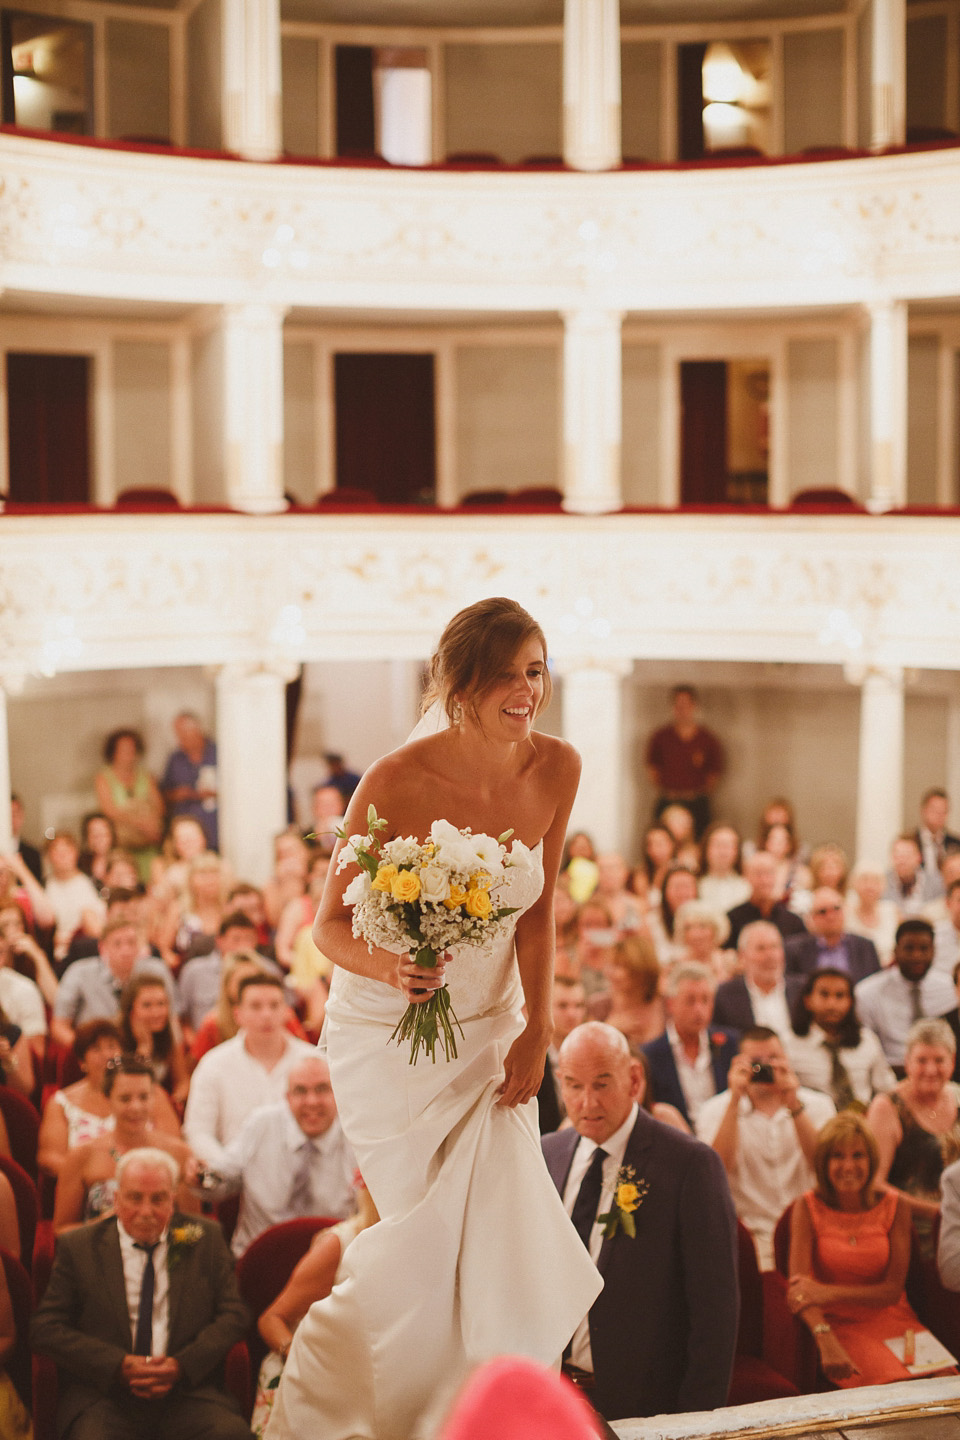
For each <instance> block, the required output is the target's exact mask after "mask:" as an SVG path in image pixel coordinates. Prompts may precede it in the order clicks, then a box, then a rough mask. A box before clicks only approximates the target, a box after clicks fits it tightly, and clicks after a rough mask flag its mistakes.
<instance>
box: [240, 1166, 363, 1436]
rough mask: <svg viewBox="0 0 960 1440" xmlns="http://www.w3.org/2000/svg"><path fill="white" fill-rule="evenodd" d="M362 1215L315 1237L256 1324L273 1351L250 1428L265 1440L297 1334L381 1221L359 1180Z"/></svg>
mask: <svg viewBox="0 0 960 1440" xmlns="http://www.w3.org/2000/svg"><path fill="white" fill-rule="evenodd" d="M356 1183H357V1212H356V1214H355V1215H351V1216H350V1217H349V1219H347V1220H341V1221H340V1223H339V1225H331V1226H330V1227H329V1228H328V1229H326V1230H319V1231H318V1232H317V1234H316V1235H315V1236H314V1238H313V1241H312V1243H311V1245H310V1249H309V1250H308V1251H307V1253H306V1255H304V1257H303V1259H302V1260H301V1261H300V1262H299V1264H298V1265H297V1266H296V1267H295V1268H294V1271H293V1274H292V1275H291V1276H290V1279H289V1280H288V1281H287V1283H286V1285H285V1286H284V1287H283V1289H282V1290H281V1291H280V1294H279V1295H278V1296H277V1298H276V1300H274V1302H273V1304H272V1305H268V1306H267V1308H266V1310H264V1312H263V1314H262V1315H261V1316H260V1319H259V1320H258V1321H257V1329H258V1330H259V1331H260V1335H261V1338H262V1339H263V1340H264V1342H265V1343H266V1344H267V1345H269V1346H270V1349H269V1351H268V1352H267V1354H266V1355H265V1356H264V1358H263V1363H262V1365H261V1366H260V1377H259V1379H258V1381H257V1398H256V1400H255V1401H254V1406H253V1418H252V1420H251V1421H250V1428H251V1430H252V1431H253V1433H254V1435H256V1436H262V1435H263V1432H264V1430H265V1429H266V1426H267V1421H268V1420H269V1419H270V1414H271V1411H272V1409H273V1401H274V1398H275V1396H276V1393H277V1384H278V1382H279V1379H280V1375H281V1374H282V1372H283V1367H284V1363H285V1362H286V1358H287V1355H288V1354H289V1353H290V1346H291V1344H292V1343H293V1337H294V1333H295V1331H296V1328H297V1326H298V1325H299V1324H300V1321H301V1320H302V1319H303V1317H304V1315H306V1313H307V1311H308V1310H309V1309H310V1306H311V1305H313V1304H314V1303H315V1302H316V1301H317V1300H324V1299H326V1297H327V1296H328V1295H329V1294H330V1291H331V1290H332V1289H333V1287H334V1285H336V1284H337V1282H338V1281H339V1280H341V1279H342V1278H343V1273H342V1266H341V1261H342V1259H343V1256H344V1252H345V1251H346V1249H347V1246H348V1245H350V1244H351V1243H352V1242H353V1241H354V1240H355V1239H356V1238H357V1236H358V1235H359V1234H360V1231H361V1230H367V1229H369V1227H370V1226H371V1225H376V1223H377V1221H378V1220H379V1219H380V1217H379V1215H378V1214H377V1207H376V1206H375V1205H374V1203H373V1201H372V1200H371V1198H370V1192H369V1190H368V1189H367V1187H366V1186H365V1185H364V1184H363V1181H362V1180H361V1179H360V1176H359V1173H358V1174H357V1176H356Z"/></svg>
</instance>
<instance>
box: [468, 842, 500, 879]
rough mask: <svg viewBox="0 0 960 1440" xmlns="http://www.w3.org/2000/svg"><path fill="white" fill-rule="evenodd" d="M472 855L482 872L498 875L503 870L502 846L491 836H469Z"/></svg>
mask: <svg viewBox="0 0 960 1440" xmlns="http://www.w3.org/2000/svg"><path fill="white" fill-rule="evenodd" d="M470 842H471V844H472V845H473V851H474V854H475V855H476V857H477V860H478V861H479V863H480V867H481V869H483V870H488V871H489V872H490V874H491V875H498V874H499V873H500V871H501V870H502V868H503V846H502V845H501V844H500V842H499V840H495V839H494V838H493V836H492V835H471V837H470Z"/></svg>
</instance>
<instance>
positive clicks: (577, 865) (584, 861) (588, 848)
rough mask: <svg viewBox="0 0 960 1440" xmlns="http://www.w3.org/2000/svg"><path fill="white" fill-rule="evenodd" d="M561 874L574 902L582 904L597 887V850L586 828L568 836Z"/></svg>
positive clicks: (561, 864) (564, 848)
mask: <svg viewBox="0 0 960 1440" xmlns="http://www.w3.org/2000/svg"><path fill="white" fill-rule="evenodd" d="M560 874H561V875H563V876H565V878H566V882H567V886H568V888H569V890H570V894H571V895H572V897H573V899H574V902H575V903H576V904H577V905H582V904H583V902H584V900H589V899H590V896H591V895H592V894H593V892H594V890H595V889H596V888H597V852H596V848H595V846H594V843H593V841H592V840H591V838H590V836H589V835H588V834H587V833H586V831H585V830H575V831H574V832H573V834H572V835H568V836H567V841H566V844H565V845H564V847H563V856H562V859H561V861H560Z"/></svg>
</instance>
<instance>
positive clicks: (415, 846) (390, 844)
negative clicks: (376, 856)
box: [383, 835, 422, 866]
mask: <svg viewBox="0 0 960 1440" xmlns="http://www.w3.org/2000/svg"><path fill="white" fill-rule="evenodd" d="M421 848H422V847H421V845H420V841H419V840H415V839H414V838H413V836H412V835H405V836H402V837H398V838H397V839H396V840H388V841H387V843H386V845H384V847H383V855H384V858H385V859H386V860H388V861H389V862H390V864H391V865H398V866H399V865H415V864H416V863H417V861H418V860H419V859H420V850H421Z"/></svg>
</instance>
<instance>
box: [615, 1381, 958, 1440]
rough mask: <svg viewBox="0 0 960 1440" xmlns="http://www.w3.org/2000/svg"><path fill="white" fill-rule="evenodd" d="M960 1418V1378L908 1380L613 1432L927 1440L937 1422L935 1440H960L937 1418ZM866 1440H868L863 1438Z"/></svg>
mask: <svg viewBox="0 0 960 1440" xmlns="http://www.w3.org/2000/svg"><path fill="white" fill-rule="evenodd" d="M945 1416H953V1417H960V1376H956V1375H949V1376H941V1377H940V1378H939V1379H931V1380H907V1381H902V1382H900V1383H898V1384H896V1385H869V1386H864V1388H863V1389H860V1390H832V1391H830V1392H829V1393H827V1394H823V1395H800V1396H797V1397H796V1398H795V1399H791V1400H762V1401H760V1402H758V1403H757V1404H755V1405H738V1406H734V1407H730V1408H727V1409H723V1410H703V1411H699V1412H696V1413H693V1414H689V1415H654V1416H651V1417H649V1418H648V1419H644V1420H618V1421H617V1422H616V1423H615V1424H614V1425H613V1426H612V1428H613V1430H614V1431H615V1433H616V1434H617V1436H618V1437H619V1440H728V1437H729V1440H732V1437H734V1436H736V1437H737V1440H743V1437H748V1440H767V1437H773V1436H779V1435H783V1436H791V1435H792V1436H817V1437H823V1440H826V1437H828V1436H829V1437H831V1440H832V1437H834V1436H837V1437H839V1436H840V1435H846V1433H847V1432H848V1431H850V1430H858V1431H861V1432H865V1431H867V1430H869V1429H870V1428H872V1427H882V1428H883V1429H884V1430H885V1431H886V1433H887V1434H888V1435H893V1434H894V1433H896V1432H895V1431H894V1429H893V1426H894V1425H896V1424H898V1422H899V1423H902V1425H903V1433H904V1434H905V1435H906V1434H907V1433H908V1432H909V1434H910V1435H911V1437H912V1436H913V1435H914V1434H916V1435H917V1436H918V1437H922V1436H923V1433H924V1429H925V1428H926V1427H925V1426H923V1425H922V1424H918V1423H917V1422H922V1421H932V1422H933V1423H932V1425H931V1428H930V1433H931V1440H939V1437H938V1435H936V1434H935V1432H939V1434H943V1433H946V1432H947V1431H949V1433H950V1434H951V1435H952V1432H953V1427H954V1426H956V1431H957V1440H960V1418H955V1419H954V1420H953V1421H952V1423H951V1422H950V1421H949V1420H948V1421H947V1424H946V1427H944V1426H943V1424H942V1423H941V1424H940V1425H937V1423H936V1421H937V1417H945ZM863 1440H867V1437H866V1435H865V1434H864V1435H863Z"/></svg>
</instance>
